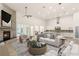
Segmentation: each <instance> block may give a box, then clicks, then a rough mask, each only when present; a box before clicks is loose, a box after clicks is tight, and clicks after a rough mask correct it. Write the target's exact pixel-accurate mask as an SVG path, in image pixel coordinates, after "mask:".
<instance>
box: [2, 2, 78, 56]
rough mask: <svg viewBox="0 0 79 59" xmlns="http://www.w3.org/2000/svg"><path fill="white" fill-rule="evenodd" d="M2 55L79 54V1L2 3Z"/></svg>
mask: <svg viewBox="0 0 79 59" xmlns="http://www.w3.org/2000/svg"><path fill="white" fill-rule="evenodd" d="M0 56H79V3H0Z"/></svg>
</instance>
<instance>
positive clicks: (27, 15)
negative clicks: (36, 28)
mask: <svg viewBox="0 0 79 59" xmlns="http://www.w3.org/2000/svg"><path fill="white" fill-rule="evenodd" d="M24 17H27V18H29V17H32V15H29V14H27V7H25V15H24Z"/></svg>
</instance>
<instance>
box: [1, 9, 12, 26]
mask: <svg viewBox="0 0 79 59" xmlns="http://www.w3.org/2000/svg"><path fill="white" fill-rule="evenodd" d="M1 25H2V26H11V14H9V13H7V12H6V11H4V10H1Z"/></svg>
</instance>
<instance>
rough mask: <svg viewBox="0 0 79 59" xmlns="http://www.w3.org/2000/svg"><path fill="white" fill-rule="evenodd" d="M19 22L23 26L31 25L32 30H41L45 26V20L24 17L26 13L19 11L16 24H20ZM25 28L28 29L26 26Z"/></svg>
mask: <svg viewBox="0 0 79 59" xmlns="http://www.w3.org/2000/svg"><path fill="white" fill-rule="evenodd" d="M19 24H20V25H23V27H30V29H31V30H30V32H33V31H40V30H41V29H42V27H45V21H44V20H42V19H38V18H36V17H31V18H28V19H27V18H26V17H24V14H22V13H20V12H17V13H16V25H17V26H18V25H19ZM40 28H41V29H40ZM23 30H24V29H23ZM25 30H27V29H26V28H25ZM25 30H24V31H25ZM27 32H28V31H27ZM32 34H33V33H32Z"/></svg>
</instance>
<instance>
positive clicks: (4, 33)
mask: <svg viewBox="0 0 79 59" xmlns="http://www.w3.org/2000/svg"><path fill="white" fill-rule="evenodd" d="M9 39H10V31H3V41H7V40H9Z"/></svg>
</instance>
